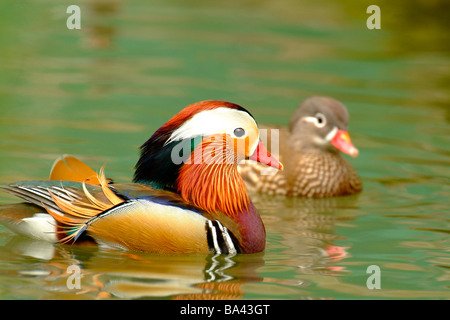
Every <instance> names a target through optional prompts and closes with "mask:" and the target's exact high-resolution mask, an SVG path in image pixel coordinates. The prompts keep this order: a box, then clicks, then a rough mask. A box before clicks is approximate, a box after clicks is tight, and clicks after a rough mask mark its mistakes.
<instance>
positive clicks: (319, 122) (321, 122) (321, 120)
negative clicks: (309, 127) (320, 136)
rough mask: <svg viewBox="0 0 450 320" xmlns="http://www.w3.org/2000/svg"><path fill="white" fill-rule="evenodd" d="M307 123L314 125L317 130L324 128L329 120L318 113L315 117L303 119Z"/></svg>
mask: <svg viewBox="0 0 450 320" xmlns="http://www.w3.org/2000/svg"><path fill="white" fill-rule="evenodd" d="M302 119H303V120H304V121H306V122H310V123H313V124H314V125H315V126H316V127H317V128H323V127H325V126H326V124H327V119H326V118H325V116H324V115H323V114H322V113H317V114H316V116H315V117H303V118H302Z"/></svg>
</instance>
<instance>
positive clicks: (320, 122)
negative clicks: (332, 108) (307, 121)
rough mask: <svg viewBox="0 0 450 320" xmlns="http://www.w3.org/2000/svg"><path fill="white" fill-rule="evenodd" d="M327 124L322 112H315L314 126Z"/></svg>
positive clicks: (319, 126) (320, 126)
mask: <svg viewBox="0 0 450 320" xmlns="http://www.w3.org/2000/svg"><path fill="white" fill-rule="evenodd" d="M326 124H327V118H325V116H324V115H323V114H322V113H320V112H319V113H316V126H317V127H318V128H323V127H325V126H326Z"/></svg>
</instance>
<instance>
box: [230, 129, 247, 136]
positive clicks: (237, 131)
mask: <svg viewBox="0 0 450 320" xmlns="http://www.w3.org/2000/svg"><path fill="white" fill-rule="evenodd" d="M233 133H234V135H235V136H236V137H238V138H240V137H242V136H243V135H244V134H245V130H244V129H242V128H236V129H234V131H233Z"/></svg>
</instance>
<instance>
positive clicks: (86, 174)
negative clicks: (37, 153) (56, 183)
mask: <svg viewBox="0 0 450 320" xmlns="http://www.w3.org/2000/svg"><path fill="white" fill-rule="evenodd" d="M97 177H98V175H97V173H96V172H95V171H94V170H92V169H91V168H89V166H87V165H86V164H85V163H83V162H82V161H80V160H78V159H77V158H75V157H73V156H70V155H64V156H62V157H61V158H59V159H57V160H56V161H55V163H54V164H53V167H52V169H51V171H50V178H49V180H60V181H76V182H86V183H89V184H98V185H99V184H100V181H99V179H98V178H97Z"/></svg>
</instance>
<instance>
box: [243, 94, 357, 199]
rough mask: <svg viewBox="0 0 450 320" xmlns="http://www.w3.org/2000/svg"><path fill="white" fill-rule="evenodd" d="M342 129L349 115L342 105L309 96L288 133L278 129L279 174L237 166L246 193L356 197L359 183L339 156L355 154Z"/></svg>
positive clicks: (350, 168)
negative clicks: (353, 195)
mask: <svg viewBox="0 0 450 320" xmlns="http://www.w3.org/2000/svg"><path fill="white" fill-rule="evenodd" d="M347 126H348V112H347V109H346V107H345V106H344V105H343V104H342V103H340V102H339V101H336V100H334V99H332V98H328V97H310V98H308V99H306V100H305V101H304V102H303V103H301V104H300V106H299V107H298V109H297V111H296V112H295V113H294V115H293V116H292V118H291V121H290V123H289V128H288V129H285V128H282V129H280V130H279V141H280V144H279V160H280V161H282V162H283V164H284V170H283V171H282V172H277V173H276V174H271V175H268V174H262V171H261V170H262V169H263V168H261V166H259V165H258V164H257V163H250V162H248V163H245V164H241V165H239V172H240V173H241V175H242V177H243V179H244V180H245V182H246V184H247V187H248V189H249V190H251V191H256V192H261V193H267V194H271V195H276V194H277V195H287V196H294V197H310V198H325V197H334V196H343V195H350V194H355V193H358V192H360V191H361V190H362V183H361V179H360V178H359V176H358V174H357V173H356V171H355V169H353V167H352V166H351V165H350V163H348V162H347V160H345V159H344V158H343V157H342V155H341V154H340V152H343V153H346V154H348V155H350V156H352V157H356V156H357V155H358V149H356V148H355V147H354V145H353V144H352V142H351V140H350V136H349V134H348V131H347ZM270 133H271V130H268V137H269V138H268V141H271V137H270ZM272 144H273V142H272ZM272 154H275V152H274V151H273V150H272Z"/></svg>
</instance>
